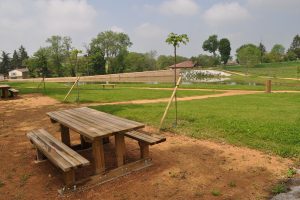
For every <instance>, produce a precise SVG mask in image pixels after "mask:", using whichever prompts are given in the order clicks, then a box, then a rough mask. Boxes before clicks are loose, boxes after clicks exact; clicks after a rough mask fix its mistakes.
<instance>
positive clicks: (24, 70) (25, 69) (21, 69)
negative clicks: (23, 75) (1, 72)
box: [11, 68, 28, 72]
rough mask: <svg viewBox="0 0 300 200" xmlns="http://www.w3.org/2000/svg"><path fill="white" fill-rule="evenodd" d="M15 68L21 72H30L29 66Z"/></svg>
mask: <svg viewBox="0 0 300 200" xmlns="http://www.w3.org/2000/svg"><path fill="white" fill-rule="evenodd" d="M14 70H17V71H20V72H28V68H20V69H14ZM14 70H11V71H14Z"/></svg>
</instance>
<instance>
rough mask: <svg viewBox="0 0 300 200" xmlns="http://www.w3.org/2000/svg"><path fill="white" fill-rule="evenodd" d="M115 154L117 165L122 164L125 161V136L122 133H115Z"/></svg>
mask: <svg viewBox="0 0 300 200" xmlns="http://www.w3.org/2000/svg"><path fill="white" fill-rule="evenodd" d="M115 145H116V156H117V164H118V167H120V166H122V165H124V161H125V153H126V152H125V138H124V134H116V135H115Z"/></svg>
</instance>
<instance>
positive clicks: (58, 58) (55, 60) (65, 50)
mask: <svg viewBox="0 0 300 200" xmlns="http://www.w3.org/2000/svg"><path fill="white" fill-rule="evenodd" d="M46 42H47V43H49V44H50V46H49V47H48V48H49V52H50V61H51V65H52V67H53V68H54V69H55V72H56V75H57V76H64V71H65V70H64V69H63V63H64V61H66V60H67V59H68V57H69V55H70V50H71V45H72V39H71V38H70V37H68V36H65V37H62V36H59V35H54V36H51V37H50V38H48V39H47V40H46Z"/></svg>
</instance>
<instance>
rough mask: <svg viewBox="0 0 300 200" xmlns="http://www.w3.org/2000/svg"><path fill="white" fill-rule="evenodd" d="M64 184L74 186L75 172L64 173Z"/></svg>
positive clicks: (72, 170)
mask: <svg viewBox="0 0 300 200" xmlns="http://www.w3.org/2000/svg"><path fill="white" fill-rule="evenodd" d="M64 182H65V185H67V186H72V185H74V184H75V170H74V169H71V170H70V171H67V172H64Z"/></svg>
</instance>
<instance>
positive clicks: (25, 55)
mask: <svg viewBox="0 0 300 200" xmlns="http://www.w3.org/2000/svg"><path fill="white" fill-rule="evenodd" d="M18 55H19V59H20V63H21V66H22V65H23V62H24V60H26V59H28V58H29V56H28V53H27V51H26V49H25V47H23V45H21V46H20V48H19V51H18Z"/></svg>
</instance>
